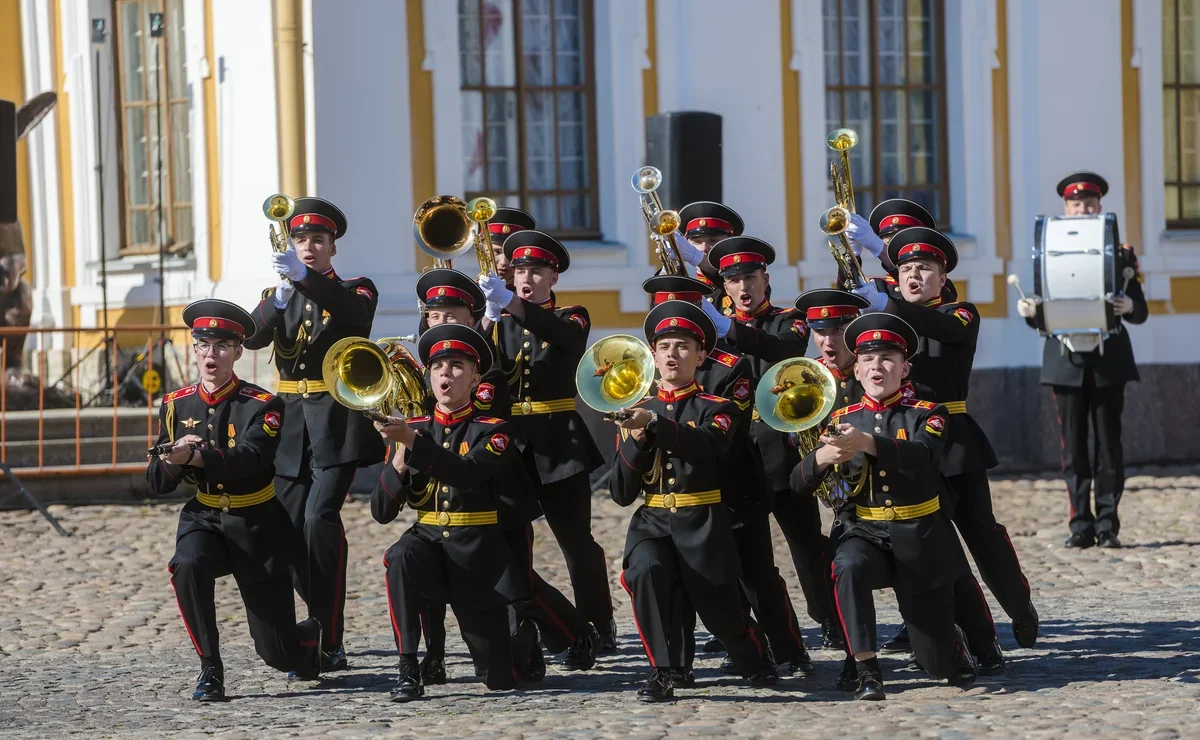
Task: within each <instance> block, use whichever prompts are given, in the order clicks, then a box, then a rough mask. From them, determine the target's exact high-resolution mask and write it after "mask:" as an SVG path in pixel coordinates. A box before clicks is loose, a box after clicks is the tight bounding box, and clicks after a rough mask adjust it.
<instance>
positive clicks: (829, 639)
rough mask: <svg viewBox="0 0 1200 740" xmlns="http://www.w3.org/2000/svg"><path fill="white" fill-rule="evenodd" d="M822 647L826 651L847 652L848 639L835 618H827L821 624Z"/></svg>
mask: <svg viewBox="0 0 1200 740" xmlns="http://www.w3.org/2000/svg"><path fill="white" fill-rule="evenodd" d="M821 647H823V648H825V649H826V650H845V649H846V638H845V637H844V636H843V635H842V628H841V625H839V624H837V623H836V622H834V621H833V617H825V621H823V622H821Z"/></svg>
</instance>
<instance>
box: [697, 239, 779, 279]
mask: <svg viewBox="0 0 1200 740" xmlns="http://www.w3.org/2000/svg"><path fill="white" fill-rule="evenodd" d="M705 259H707V260H708V261H709V262H711V263H712V264H713V266H714V267H716V268H717V272H718V273H719V274H720V275H721V277H729V276H731V275H741V274H743V273H747V272H754V271H755V270H757V269H760V268H761V269H764V270H765V269H766V268H767V265H769V264H771V263H772V262H774V261H775V249H774V248H773V247H772V246H771V245H770V244H767V243H766V242H764V241H763V240H762V239H759V238H757V237H753V236H732V237H730V238H728V239H722V240H721V241H719V242H717V243H716V244H714V245H713V247H712V249H710V250H708V255H707V257H706V258H705Z"/></svg>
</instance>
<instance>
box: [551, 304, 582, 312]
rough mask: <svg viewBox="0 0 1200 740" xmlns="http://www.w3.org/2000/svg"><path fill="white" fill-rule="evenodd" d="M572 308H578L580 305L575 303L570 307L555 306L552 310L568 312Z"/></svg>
mask: <svg viewBox="0 0 1200 740" xmlns="http://www.w3.org/2000/svg"><path fill="white" fill-rule="evenodd" d="M572 308H580V305H579V304H578V303H576V304H574V305H571V306H555V307H554V310H555V311H570V310H571V309H572Z"/></svg>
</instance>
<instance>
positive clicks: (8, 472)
mask: <svg viewBox="0 0 1200 740" xmlns="http://www.w3.org/2000/svg"><path fill="white" fill-rule="evenodd" d="M0 472H3V473H4V477H5V478H6V479H8V480H11V481H12V482H13V485H15V486H16V487H17V490H18V491H20V492H21V495H22V496H24V497H25V500H26V501H28V502H29V504H30V506H32V507H33V508H35V509H37V510H38V511H40V512H41V513H42V516H44V517H46V521H48V522H50V526H52V527H54V530H55V531H56V532H58V533H59V534H60V535H62V536H63V537H70V536H71V533H70V532H68V531H67V530H65V529H63V526H62V525H61V524H59V523H58V520H57V519H55V518H54V515H53V514H51V513H50V512H49V511H46V507H45V506H42V502H41V501H38V500H37V497H36V496H34V495H33V494H32V493H30V492H29V490H28V489H26V488H25V486H24V485H22V484H21V481H20V480H19V479H18V478H17V476H15V475H13V471H12V468H10V467H9V466H8V465H6V464H5V463H2V462H0Z"/></svg>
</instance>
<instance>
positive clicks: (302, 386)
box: [296, 378, 308, 393]
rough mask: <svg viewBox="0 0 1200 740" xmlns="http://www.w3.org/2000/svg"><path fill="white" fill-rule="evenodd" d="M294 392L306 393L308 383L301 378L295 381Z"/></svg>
mask: <svg viewBox="0 0 1200 740" xmlns="http://www.w3.org/2000/svg"><path fill="white" fill-rule="evenodd" d="M296 392H297V393H308V381H307V380H305V379H303V378H301V379H300V380H297V381H296Z"/></svg>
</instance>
